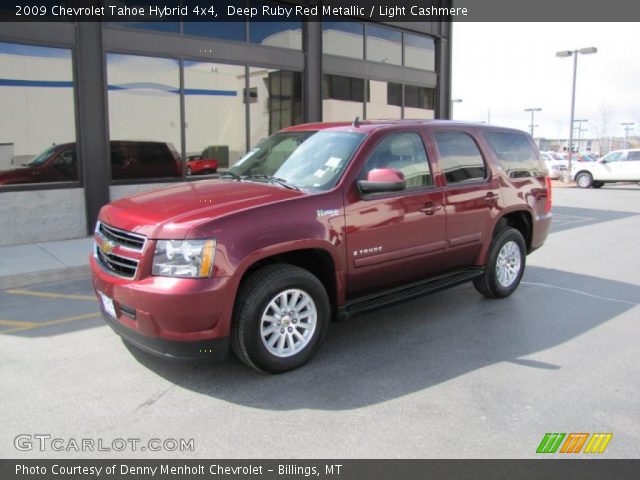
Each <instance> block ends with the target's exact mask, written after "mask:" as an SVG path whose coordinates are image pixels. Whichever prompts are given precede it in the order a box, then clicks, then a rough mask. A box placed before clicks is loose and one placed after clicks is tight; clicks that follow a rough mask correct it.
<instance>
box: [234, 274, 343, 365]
mask: <svg viewBox="0 0 640 480" xmlns="http://www.w3.org/2000/svg"><path fill="white" fill-rule="evenodd" d="M330 312H331V309H330V307H329V298H328V296H327V292H326V290H325V288H324V286H323V285H322V283H321V282H320V280H318V278H317V277H316V276H315V275H313V274H312V273H310V272H309V271H307V270H304V269H302V268H299V267H296V266H293V265H270V266H267V267H264V268H262V269H260V270H258V271H256V272H254V273H253V274H251V276H249V278H248V279H247V280H246V281H245V282H243V284H242V286H241V288H240V293H239V294H238V300H237V302H236V308H235V313H234V323H233V327H232V332H231V345H232V348H233V350H234V352H235V354H236V356H237V357H238V358H239V359H240V360H241V361H242V362H244V363H245V364H246V365H248V366H250V367H253V368H255V369H257V370H262V371H265V372H270V373H281V372H286V371H288V370H293V369H294V368H298V367H300V366H302V365H303V364H305V363H306V362H307V361H309V360H310V359H311V357H313V355H314V354H315V353H316V351H317V350H318V348H319V346H320V342H321V340H322V338H323V337H324V334H325V332H326V329H327V326H328V324H329V318H330Z"/></svg>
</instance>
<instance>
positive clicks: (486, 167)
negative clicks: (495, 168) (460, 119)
mask: <svg viewBox="0 0 640 480" xmlns="http://www.w3.org/2000/svg"><path fill="white" fill-rule="evenodd" d="M438 133H462V134H464V135H467V136H468V137H469V138H471V141H472V142H473V143H474V144H475V146H476V148H477V149H478V152H479V153H480V158H481V159H482V163H483V164H484V171H485V175H484V177H483V178H478V179H475V178H474V179H471V180H465V181H462V182H454V183H449V181H448V180H447V174H446V172H445V169H444V168H443V167H444V165H443V163H442V153H441V152H440V147H439V146H438V140H437V138H436V137H437V134H438ZM431 135H432V138H433V146H434V148H435V150H436V152H437V155H438V158H437V159H436V161H437V163H438V169H439V171H440V173H441V174H442V181H443V182H444V187H445V188H447V187H455V188H460V187H466V186H473V185H477V184H481V183H486V182H488V181H490V180H491V178H492V175H493V172H492V170H491V167H490V165H489V162H487V159H486V157H485V154H484V152H483V151H482V148H480V144H479V143H478V140H477V139H476V138H475V136H474V135H473V134H472V133H469V132H468V131H467V130H456V129H451V128H446V129H442V130H440V129H438V130H432V131H431Z"/></svg>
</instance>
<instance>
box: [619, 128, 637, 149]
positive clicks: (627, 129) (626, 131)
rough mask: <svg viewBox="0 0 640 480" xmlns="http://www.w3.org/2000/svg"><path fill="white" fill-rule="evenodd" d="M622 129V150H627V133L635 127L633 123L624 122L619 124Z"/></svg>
mask: <svg viewBox="0 0 640 480" xmlns="http://www.w3.org/2000/svg"><path fill="white" fill-rule="evenodd" d="M620 125H622V126H623V127H624V148H625V149H626V148H629V147H628V146H627V145H628V144H629V132H630V131H631V130H632V127H633V126H634V125H635V123H634V122H625V123H621V124H620Z"/></svg>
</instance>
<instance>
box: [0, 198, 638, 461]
mask: <svg viewBox="0 0 640 480" xmlns="http://www.w3.org/2000/svg"><path fill="white" fill-rule="evenodd" d="M639 199H640V187H639V186H637V185H620V186H615V187H608V186H605V187H604V188H602V189H599V190H579V189H575V188H557V189H555V190H554V215H555V219H554V225H553V232H552V234H551V236H550V237H549V239H548V241H547V244H546V245H545V246H544V247H543V248H542V249H541V250H539V251H537V252H535V253H533V254H532V255H531V256H530V257H528V266H527V271H526V273H525V276H524V279H523V283H522V285H521V286H520V288H519V290H518V291H517V292H516V293H515V294H514V295H513V296H512V297H510V298H508V299H505V300H487V299H485V298H483V297H481V296H480V295H479V294H477V293H476V291H475V290H474V288H473V286H472V285H470V284H468V285H462V286H460V287H457V288H454V289H450V290H447V291H443V292H439V293H437V294H433V295H430V296H425V297H423V298H419V299H417V300H413V301H411V302H407V303H403V304H400V305H396V306H393V307H389V308H385V309H381V310H378V311H375V312H373V313H368V314H364V315H360V316H358V317H355V318H353V319H350V320H349V321H347V322H344V323H334V324H332V325H331V328H330V332H329V334H328V337H327V339H326V342H325V344H324V345H323V348H322V349H321V350H320V352H319V354H318V355H317V356H316V357H315V358H314V360H312V361H311V362H310V363H309V364H308V365H306V366H305V367H303V368H301V369H299V370H296V371H294V372H290V373H287V374H283V375H278V376H269V375H265V374H260V373H257V372H254V371H252V370H249V369H247V368H246V367H244V366H243V365H241V364H240V363H239V362H238V361H237V360H235V359H233V358H231V359H229V360H228V361H225V362H218V363H207V362H172V361H167V360H162V359H157V358H155V357H152V356H149V355H147V354H145V353H142V352H138V351H136V350H134V349H132V348H127V347H126V346H125V345H124V344H123V343H122V342H121V341H120V339H119V337H118V336H117V335H115V334H114V333H113V332H112V331H111V329H110V328H108V327H107V326H105V325H104V323H103V321H102V319H101V318H100V316H99V313H98V304H97V302H96V300H95V297H94V296H93V292H92V290H91V286H90V282H89V280H73V281H66V282H58V283H49V284H41V285H32V286H28V287H23V288H21V289H14V290H6V291H1V292H0V372H1V374H0V391H1V392H2V397H1V398H2V400H1V405H2V410H3V412H4V415H3V421H2V428H1V429H0V456H1V457H4V458H42V457H60V458H73V457H77V458H82V457H85V456H86V457H89V458H99V457H134V458H155V457H157V458H330V457H336V458H459V457H468V458H485V457H498V458H530V457H535V456H536V448H537V447H538V444H539V443H540V441H541V440H542V438H543V436H544V435H545V433H547V432H611V433H613V437H612V439H611V441H610V443H609V445H608V447H607V449H606V452H605V453H603V454H601V456H602V457H604V458H637V457H638V456H639V455H640V422H639V419H640V402H639V401H638V398H640V381H639V380H640V362H639V360H640V321H639V320H640V308H639V306H638V305H639V304H640V268H639V267H640V248H638V247H639V243H638V239H639V238H640V201H639ZM21 434H27V435H33V434H45V435H51V437H53V438H61V439H63V440H64V442H62V443H60V444H59V445H62V446H63V447H64V448H65V450H64V451H54V450H51V449H47V450H46V451H44V452H43V451H40V450H39V449H38V448H33V449H31V450H30V451H19V450H16V448H15V447H14V439H15V437H16V436H18V435H21ZM83 438H89V439H103V440H104V443H105V445H112V441H113V439H117V438H125V439H126V438H136V439H141V441H142V443H143V444H145V442H146V441H147V440H149V439H152V438H160V439H166V438H174V439H193V446H194V448H193V451H184V452H180V451H169V452H168V451H159V452H152V451H149V450H148V449H146V450H145V451H142V450H137V451H135V452H132V451H130V450H127V451H123V452H118V451H113V450H112V451H94V452H90V453H87V454H84V453H82V452H76V451H74V450H73V449H71V450H68V448H67V447H68V445H69V439H83ZM65 446H66V447H65Z"/></svg>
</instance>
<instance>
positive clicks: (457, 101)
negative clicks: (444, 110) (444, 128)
mask: <svg viewBox="0 0 640 480" xmlns="http://www.w3.org/2000/svg"><path fill="white" fill-rule="evenodd" d="M456 103H462V99H461V98H452V99H451V120H453V105H454V104H456Z"/></svg>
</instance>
